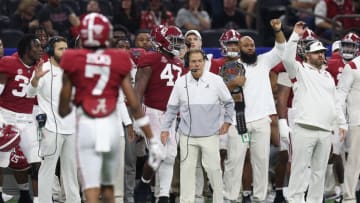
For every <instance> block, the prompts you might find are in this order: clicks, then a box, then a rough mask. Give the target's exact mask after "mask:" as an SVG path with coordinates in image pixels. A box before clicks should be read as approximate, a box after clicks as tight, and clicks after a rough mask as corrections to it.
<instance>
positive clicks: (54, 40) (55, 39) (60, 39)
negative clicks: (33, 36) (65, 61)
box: [45, 36, 67, 56]
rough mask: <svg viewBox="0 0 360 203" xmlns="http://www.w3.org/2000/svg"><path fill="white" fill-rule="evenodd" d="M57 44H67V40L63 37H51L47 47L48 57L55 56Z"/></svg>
mask: <svg viewBox="0 0 360 203" xmlns="http://www.w3.org/2000/svg"><path fill="white" fill-rule="evenodd" d="M57 42H67V40H66V39H65V38H64V37H61V36H54V37H51V38H50V39H49V41H48V43H47V46H46V47H45V52H46V53H47V55H49V56H54V55H55V50H54V49H55V43H57Z"/></svg>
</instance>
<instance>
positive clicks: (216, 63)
mask: <svg viewBox="0 0 360 203" xmlns="http://www.w3.org/2000/svg"><path fill="white" fill-rule="evenodd" d="M224 64H225V58H224V57H222V58H217V59H211V66H210V70H209V71H210V72H212V73H214V74H216V75H218V74H219V72H220V69H221V67H222V66H224Z"/></svg>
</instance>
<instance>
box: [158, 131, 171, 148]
mask: <svg viewBox="0 0 360 203" xmlns="http://www.w3.org/2000/svg"><path fill="white" fill-rule="evenodd" d="M169 136H170V133H169V131H162V132H161V134H160V139H161V143H162V144H163V145H165V144H166V142H167V140H168V139H169Z"/></svg>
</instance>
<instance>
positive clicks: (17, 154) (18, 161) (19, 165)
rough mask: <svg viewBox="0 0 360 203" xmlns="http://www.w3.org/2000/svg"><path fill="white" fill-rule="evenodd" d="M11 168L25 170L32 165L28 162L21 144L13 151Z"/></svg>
mask: <svg viewBox="0 0 360 203" xmlns="http://www.w3.org/2000/svg"><path fill="white" fill-rule="evenodd" d="M9 168H11V169H13V170H15V171H24V170H27V169H29V168H30V165H29V163H28V162H27V160H26V158H25V156H24V153H23V151H22V150H21V148H20V146H16V147H15V149H14V150H13V151H12V152H11V154H10V164H9Z"/></svg>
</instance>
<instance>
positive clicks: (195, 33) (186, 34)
mask: <svg viewBox="0 0 360 203" xmlns="http://www.w3.org/2000/svg"><path fill="white" fill-rule="evenodd" d="M190 34H194V35H196V36H197V37H198V38H199V39H200V40H201V35H200V32H199V31H197V30H189V31H187V32H186V33H185V38H186V37H187V36H188V35H190Z"/></svg>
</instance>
